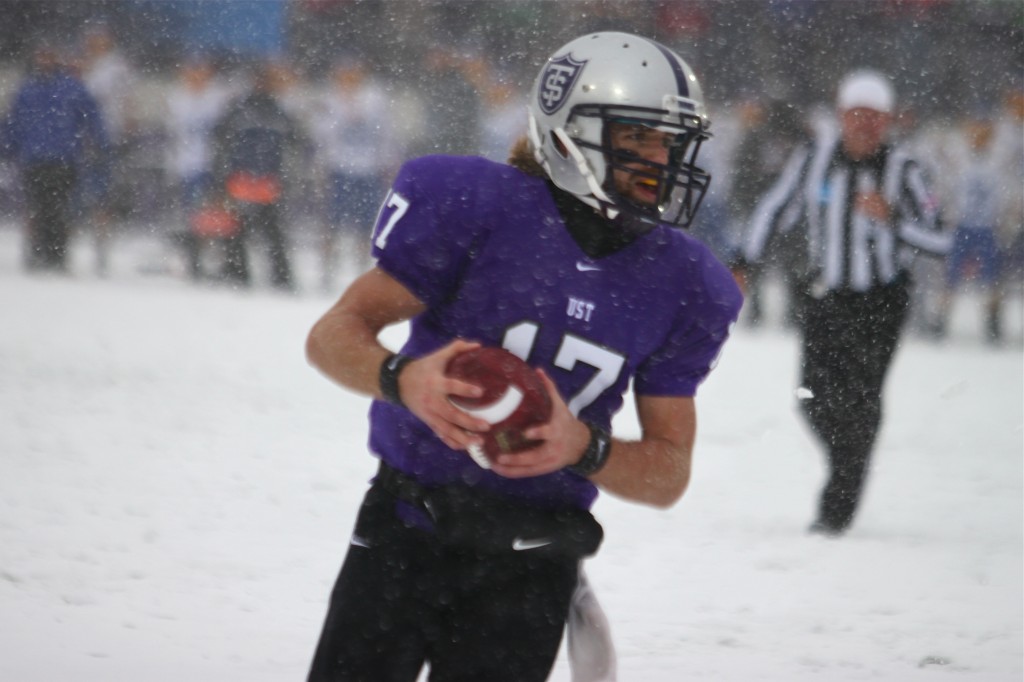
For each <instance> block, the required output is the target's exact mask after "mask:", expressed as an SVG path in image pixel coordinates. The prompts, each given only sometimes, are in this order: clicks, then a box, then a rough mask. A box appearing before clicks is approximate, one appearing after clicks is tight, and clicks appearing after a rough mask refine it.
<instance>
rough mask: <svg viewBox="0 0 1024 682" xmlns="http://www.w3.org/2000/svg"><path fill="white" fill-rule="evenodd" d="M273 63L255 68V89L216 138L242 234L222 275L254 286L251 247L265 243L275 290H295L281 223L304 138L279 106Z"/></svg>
mask: <svg viewBox="0 0 1024 682" xmlns="http://www.w3.org/2000/svg"><path fill="white" fill-rule="evenodd" d="M277 85H278V80H277V78H276V73H275V70H274V66H273V64H270V63H263V64H260V65H258V66H257V68H256V69H255V74H254V79H253V84H252V88H251V90H250V91H249V92H248V93H246V94H244V95H242V96H240V97H239V98H238V99H236V100H235V101H234V102H232V103H231V105H230V106H229V107H228V110H227V112H226V113H225V114H224V116H223V117H222V118H221V119H220V120H219V121H218V122H217V125H216V127H215V128H214V133H213V139H214V144H215V150H216V152H215V157H214V158H215V165H214V171H215V174H216V181H217V188H218V189H220V190H223V191H224V193H225V194H226V198H227V201H228V202H229V204H230V206H231V208H232V210H233V211H234V212H235V215H236V217H237V219H238V221H239V225H240V229H239V230H238V232H237V233H236V234H233V235H232V236H230V237H228V239H227V240H226V243H225V261H224V271H223V276H224V278H225V279H226V280H228V281H230V282H233V283H235V284H238V285H242V286H248V285H249V283H250V270H249V257H248V252H247V244H246V242H248V241H249V240H250V239H251V238H253V237H262V239H264V240H266V243H267V250H268V253H269V256H270V279H271V283H272V284H273V286H275V287H277V288H279V289H284V290H289V291H291V290H293V289H294V280H293V278H292V269H291V264H290V261H289V258H288V248H287V243H286V239H285V235H284V230H283V228H282V224H281V222H282V221H281V212H280V204H281V199H282V197H283V195H284V191H285V187H284V185H285V180H286V174H285V172H284V171H285V168H286V165H287V163H288V158H287V157H288V155H289V154H293V153H297V152H299V151H300V150H301V148H302V144H303V135H302V133H301V131H300V130H299V128H298V126H297V124H296V123H295V120H294V119H293V118H292V117H291V116H289V115H288V114H287V113H286V112H285V110H284V109H283V107H282V106H281V104H280V103H279V102H278V100H277V97H276V93H275V88H276V86H277Z"/></svg>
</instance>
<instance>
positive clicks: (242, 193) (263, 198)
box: [227, 173, 281, 204]
mask: <svg viewBox="0 0 1024 682" xmlns="http://www.w3.org/2000/svg"><path fill="white" fill-rule="evenodd" d="M227 191H228V196H230V197H231V198H232V199H236V200H238V201H247V202H249V203H250V204H272V203H274V202H275V201H277V199H278V197H280V196H281V183H280V182H279V181H278V180H277V178H275V177H272V176H269V175H251V174H249V173H235V174H234V175H232V176H231V177H230V178H228V182H227Z"/></svg>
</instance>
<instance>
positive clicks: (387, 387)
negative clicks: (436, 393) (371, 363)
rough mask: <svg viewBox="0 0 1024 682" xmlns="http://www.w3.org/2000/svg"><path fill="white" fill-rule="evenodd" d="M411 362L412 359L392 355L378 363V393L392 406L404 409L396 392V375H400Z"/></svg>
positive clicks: (406, 356) (405, 356)
mask: <svg viewBox="0 0 1024 682" xmlns="http://www.w3.org/2000/svg"><path fill="white" fill-rule="evenodd" d="M412 361H413V358H411V357H409V356H408V355H402V354H401V353H392V354H391V355H389V356H387V357H386V358H384V362H382V363H380V392H381V395H383V396H384V400H387V401H388V402H389V403H391V404H393V405H400V406H402V407H405V403H403V402H402V396H401V395H400V394H399V391H398V375H399V374H401V373H402V370H403V369H405V366H406V365H408V364H409V363H410V362H412Z"/></svg>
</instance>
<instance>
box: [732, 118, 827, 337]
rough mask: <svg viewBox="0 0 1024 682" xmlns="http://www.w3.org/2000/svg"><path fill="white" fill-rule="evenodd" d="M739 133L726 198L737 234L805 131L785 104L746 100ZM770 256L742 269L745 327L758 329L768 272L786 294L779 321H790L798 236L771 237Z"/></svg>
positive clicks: (800, 243) (794, 233)
mask: <svg viewBox="0 0 1024 682" xmlns="http://www.w3.org/2000/svg"><path fill="white" fill-rule="evenodd" d="M741 119H742V121H743V122H744V124H745V131H744V132H743V133H742V138H741V140H740V143H739V145H738V146H737V147H736V151H735V153H734V155H733V159H732V168H733V180H732V190H731V192H730V195H729V205H730V210H731V214H732V215H731V216H730V219H731V220H732V221H733V223H734V224H735V225H739V226H742V227H740V228H739V229H736V230H734V231H735V232H736V233H738V234H743V233H744V232H745V225H746V223H747V221H748V220H750V218H751V214H752V213H753V211H754V207H755V206H756V205H757V202H758V201H759V200H760V198H761V197H762V196H764V193H765V192H766V191H767V190H768V188H769V187H771V186H772V183H773V182H774V181H775V179H776V178H777V177H778V176H779V174H780V173H781V172H782V168H783V167H784V166H785V165H786V161H787V159H789V155H790V153H791V152H792V151H793V149H794V148H796V146H797V145H798V144H800V143H801V142H803V141H804V140H806V139H807V137H808V132H807V129H806V127H805V124H804V121H803V118H802V116H801V114H800V113H799V112H798V111H797V110H796V109H795V108H794V107H793V106H792V105H791V104H789V103H787V102H784V101H782V100H777V99H765V100H748V101H747V102H745V103H743V105H742V107H741ZM772 239H773V243H772V244H771V245H770V247H769V250H768V252H769V253H770V254H771V256H770V257H769V258H767V259H766V260H765V261H764V262H763V263H760V264H758V265H756V266H750V267H748V268H747V272H746V275H747V280H746V284H747V291H746V300H745V303H744V308H745V310H746V313H745V317H746V321H747V323H749V324H751V325H754V326H756V325H758V324H760V323H761V321H762V318H763V315H764V300H763V292H762V283H763V281H764V279H765V277H766V275H767V274H768V273H769V271H771V270H776V271H777V272H778V274H779V276H780V277H781V279H782V280H783V282H784V285H785V291H786V308H785V321H786V323H787V324H790V325H792V324H793V323H794V322H795V319H794V317H795V311H794V308H793V305H794V301H795V300H796V296H797V294H796V292H795V291H794V288H795V287H796V286H797V284H798V282H797V278H796V277H795V273H796V272H798V268H796V267H794V265H795V263H796V262H797V260H798V259H799V258H800V257H801V255H802V252H803V251H802V249H803V235H802V233H801V232H800V231H799V230H789V231H788V232H785V233H776V234H774V235H773V236H772Z"/></svg>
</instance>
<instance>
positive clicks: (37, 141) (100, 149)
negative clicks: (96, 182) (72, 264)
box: [0, 43, 109, 271]
mask: <svg viewBox="0 0 1024 682" xmlns="http://www.w3.org/2000/svg"><path fill="white" fill-rule="evenodd" d="M108 149H109V143H108V139H107V133H106V130H105V127H104V124H103V119H102V116H101V114H100V110H99V106H98V105H97V103H96V100H95V99H94V98H93V97H92V96H91V95H90V94H89V92H88V91H87V90H86V88H85V86H84V85H83V84H82V82H81V81H80V80H78V79H77V78H75V77H74V76H73V75H71V74H70V73H68V72H67V71H66V70H65V69H64V68H63V65H62V64H61V60H60V55H59V53H58V52H57V50H56V49H55V48H54V47H53V46H52V45H49V44H45V43H41V44H39V45H38V46H36V48H35V49H34V50H33V53H32V63H31V67H30V70H29V73H28V74H27V76H26V78H25V80H24V82H23V83H22V85H21V87H20V88H19V89H18V91H17V93H16V94H15V96H14V100H13V104H12V105H11V108H10V110H9V111H8V112H7V115H6V118H5V119H4V121H3V126H2V129H0V152H2V154H3V155H4V156H6V157H9V158H13V159H14V161H15V163H16V164H17V166H18V168H19V170H20V172H21V179H22V183H23V187H24V193H25V203H26V208H27V213H28V219H27V221H26V242H25V244H26V248H25V267H26V268H27V269H29V270H55V271H67V267H68V266H67V252H68V239H69V226H70V215H69V213H70V204H71V200H72V197H73V195H74V191H75V186H76V183H77V181H78V177H79V176H80V171H81V168H82V165H83V163H84V161H85V159H86V155H87V154H88V153H91V157H90V158H92V159H95V160H96V162H98V163H103V160H104V158H105V156H106V153H107V150H108Z"/></svg>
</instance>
